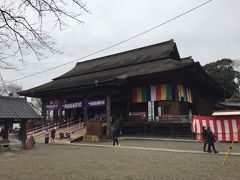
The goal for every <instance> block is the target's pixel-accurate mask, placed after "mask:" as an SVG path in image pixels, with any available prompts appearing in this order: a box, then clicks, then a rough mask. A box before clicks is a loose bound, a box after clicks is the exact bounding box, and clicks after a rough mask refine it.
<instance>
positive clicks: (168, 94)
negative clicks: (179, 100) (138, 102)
mask: <svg viewBox="0 0 240 180" xmlns="http://www.w3.org/2000/svg"><path fill="white" fill-rule="evenodd" d="M172 89H173V86H172V84H161V85H155V86H151V88H150V93H151V101H162V100H173V95H172V92H173V90H172Z"/></svg>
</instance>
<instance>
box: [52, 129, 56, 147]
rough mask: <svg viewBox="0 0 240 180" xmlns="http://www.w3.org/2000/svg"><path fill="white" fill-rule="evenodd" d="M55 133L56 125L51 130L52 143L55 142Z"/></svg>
mask: <svg viewBox="0 0 240 180" xmlns="http://www.w3.org/2000/svg"><path fill="white" fill-rule="evenodd" d="M55 134H56V127H54V128H53V129H52V130H51V142H52V143H54V140H55Z"/></svg>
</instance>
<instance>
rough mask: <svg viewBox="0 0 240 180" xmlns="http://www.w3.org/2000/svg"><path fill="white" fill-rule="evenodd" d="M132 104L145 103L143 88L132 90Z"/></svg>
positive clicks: (145, 94) (145, 93) (144, 90)
mask: <svg viewBox="0 0 240 180" xmlns="http://www.w3.org/2000/svg"><path fill="white" fill-rule="evenodd" d="M132 102H133V103H141V102H147V92H146V88H145V87H137V88H132Z"/></svg>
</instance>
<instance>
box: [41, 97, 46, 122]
mask: <svg viewBox="0 0 240 180" xmlns="http://www.w3.org/2000/svg"><path fill="white" fill-rule="evenodd" d="M41 101H42V117H43V122H44V124H46V122H47V109H46V100H45V99H41Z"/></svg>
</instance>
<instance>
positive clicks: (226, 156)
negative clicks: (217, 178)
mask: <svg viewBox="0 0 240 180" xmlns="http://www.w3.org/2000/svg"><path fill="white" fill-rule="evenodd" d="M239 131H240V125H239V126H238V128H237V132H236V133H235V134H234V137H233V140H232V143H231V144H230V146H229V147H228V151H227V154H226V155H225V157H224V159H223V161H222V165H225V164H226V162H227V160H228V157H229V154H230V152H231V150H232V148H233V143H234V139H237V137H236V136H237V135H238V133H239Z"/></svg>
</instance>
